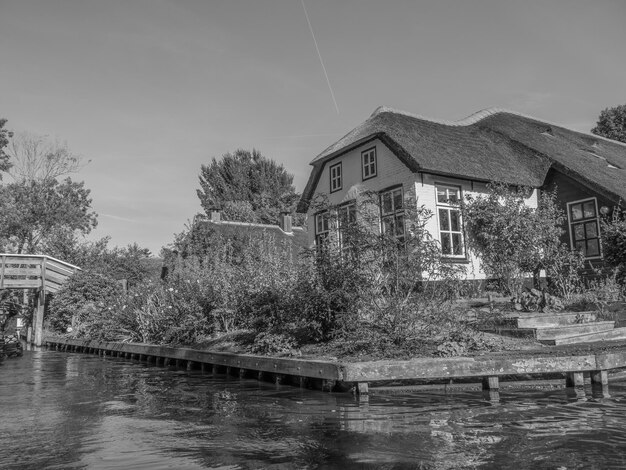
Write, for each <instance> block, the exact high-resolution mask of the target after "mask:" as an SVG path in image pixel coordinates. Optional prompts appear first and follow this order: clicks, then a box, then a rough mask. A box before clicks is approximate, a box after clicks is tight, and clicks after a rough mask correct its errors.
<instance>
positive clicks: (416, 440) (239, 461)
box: [0, 350, 626, 470]
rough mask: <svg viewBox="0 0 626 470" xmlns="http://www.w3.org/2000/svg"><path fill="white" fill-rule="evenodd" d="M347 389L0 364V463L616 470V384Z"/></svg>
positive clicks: (62, 356)
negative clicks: (485, 389) (495, 393)
mask: <svg viewBox="0 0 626 470" xmlns="http://www.w3.org/2000/svg"><path fill="white" fill-rule="evenodd" d="M609 393H610V396H606V393H605V394H604V395H603V394H601V393H592V391H591V389H590V388H587V389H586V391H585V392H582V393H581V392H580V391H578V392H576V391H575V390H573V389H548V390H546V389H543V390H537V389H535V390H528V389H524V390H514V391H511V390H504V391H501V392H500V394H499V400H495V399H493V398H494V397H492V399H490V397H489V396H488V395H484V394H483V393H482V392H480V391H465V392H454V393H448V394H446V393H444V392H443V391H419V392H415V391H411V392H403V393H399V394H393V395H378V394H374V395H372V396H370V397H369V400H368V401H367V402H359V401H358V400H357V399H356V398H354V397H352V396H351V395H345V394H331V393H324V392H317V391H310V390H300V389H298V388H295V387H289V386H279V387H277V386H275V385H273V384H269V383H259V382H257V381H254V380H240V379H239V378H234V377H225V376H218V377H215V378H214V377H212V376H210V375H202V374H201V373H200V372H196V371H193V372H187V371H182V370H176V369H173V368H171V369H164V368H160V367H156V366H154V365H146V364H140V363H137V362H136V361H131V360H126V359H122V358H112V357H106V358H102V357H99V356H95V355H86V354H77V353H64V352H56V351H47V350H42V351H27V352H25V353H24V356H23V357H21V358H17V359H7V360H5V361H4V363H3V364H1V365H0V468H2V469H44V468H58V469H66V468H72V469H73V468H88V469H91V468H94V469H151V470H152V469H161V468H168V469H200V468H220V469H256V468H270V469H292V468H311V469H315V468H324V469H325V468H328V469H333V468H339V469H351V468H372V469H374V468H375V469H396V468H397V469H402V468H412V469H458V468H514V469H516V470H517V469H537V468H539V469H543V468H545V469H576V468H581V469H606V468H620V469H623V468H626V383H624V382H619V381H615V382H612V383H611V384H610V388H609Z"/></svg>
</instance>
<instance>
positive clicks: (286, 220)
mask: <svg viewBox="0 0 626 470" xmlns="http://www.w3.org/2000/svg"><path fill="white" fill-rule="evenodd" d="M278 226H279V227H280V229H281V230H282V231H283V232H285V233H291V232H293V230H292V228H291V214H290V213H289V212H281V213H280V216H279V218H278Z"/></svg>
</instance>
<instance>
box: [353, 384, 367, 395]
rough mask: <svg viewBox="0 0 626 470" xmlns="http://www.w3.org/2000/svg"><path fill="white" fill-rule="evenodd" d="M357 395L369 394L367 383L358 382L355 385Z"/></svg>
mask: <svg viewBox="0 0 626 470" xmlns="http://www.w3.org/2000/svg"><path fill="white" fill-rule="evenodd" d="M356 393H357V395H359V396H361V395H368V394H369V393H370V390H369V384H368V383H367V382H358V383H357V384H356Z"/></svg>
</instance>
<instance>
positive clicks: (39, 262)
mask: <svg viewBox="0 0 626 470" xmlns="http://www.w3.org/2000/svg"><path fill="white" fill-rule="evenodd" d="M78 270H80V268H79V267H78V266H74V265H72V264H69V263H66V262H64V261H61V260H58V259H56V258H53V257H51V256H46V255H15V254H7V253H0V290H3V289H32V290H34V291H36V293H37V295H36V297H35V299H36V308H35V315H34V318H33V334H32V339H33V343H34V344H35V346H41V345H42V342H43V314H44V306H45V301H46V294H48V293H54V292H56V291H58V290H59V289H60V288H61V286H62V285H63V284H64V283H65V281H67V279H68V278H69V277H70V276H71V275H72V274H74V273H75V272H76V271H78Z"/></svg>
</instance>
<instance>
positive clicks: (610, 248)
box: [602, 207, 626, 284]
mask: <svg viewBox="0 0 626 470" xmlns="http://www.w3.org/2000/svg"><path fill="white" fill-rule="evenodd" d="M602 250H603V254H604V259H605V261H606V262H607V264H609V266H612V267H614V268H617V270H618V272H617V278H618V280H619V281H620V282H621V283H622V284H624V283H625V282H626V211H625V210H623V209H621V208H620V207H617V208H615V210H614V211H613V215H612V217H611V218H610V219H605V220H603V223H602Z"/></svg>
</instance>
